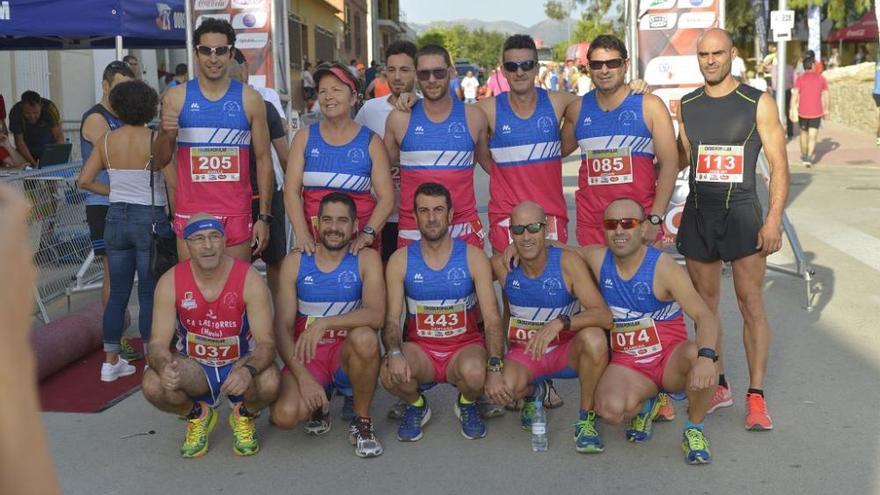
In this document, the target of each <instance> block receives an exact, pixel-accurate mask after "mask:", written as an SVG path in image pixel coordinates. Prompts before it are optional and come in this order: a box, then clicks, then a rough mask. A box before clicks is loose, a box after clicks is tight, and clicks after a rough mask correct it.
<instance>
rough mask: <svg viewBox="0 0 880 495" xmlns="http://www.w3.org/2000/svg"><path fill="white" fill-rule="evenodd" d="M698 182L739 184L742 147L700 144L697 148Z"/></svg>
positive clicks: (741, 169) (696, 176)
mask: <svg viewBox="0 0 880 495" xmlns="http://www.w3.org/2000/svg"><path fill="white" fill-rule="evenodd" d="M694 178H695V179H696V180H697V181H699V182H721V183H741V182H742V181H743V147H742V146H729V145H708V144H701V145H700V146H699V147H698V148H697V173H696V175H695V177H694Z"/></svg>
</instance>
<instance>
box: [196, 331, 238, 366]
mask: <svg viewBox="0 0 880 495" xmlns="http://www.w3.org/2000/svg"><path fill="white" fill-rule="evenodd" d="M186 354H187V356H189V357H191V358H193V359H195V360H196V361H198V362H200V363H202V364H204V365H207V366H213V367H220V366H226V365H227V364H232V363H234V362H235V361H237V360H238V357H239V343H238V336H237V335H233V336H230V337H221V338H214V337H207V336H205V335H197V334H194V333H187V334H186Z"/></svg>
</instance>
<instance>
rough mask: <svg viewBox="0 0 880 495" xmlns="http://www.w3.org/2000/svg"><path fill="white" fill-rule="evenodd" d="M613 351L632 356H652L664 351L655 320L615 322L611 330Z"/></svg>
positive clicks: (648, 318) (643, 319)
mask: <svg viewBox="0 0 880 495" xmlns="http://www.w3.org/2000/svg"><path fill="white" fill-rule="evenodd" d="M611 350H612V351H614V352H622V353H624V354H629V355H630V356H638V357H643V356H650V355H651V354H656V353H658V352H660V351H662V350H663V345H662V344H661V343H660V335H659V334H658V333H657V327H656V326H654V320H653V319H652V318H650V317H647V318H642V319H641V320H634V321H626V322H614V326H613V327H612V328H611Z"/></svg>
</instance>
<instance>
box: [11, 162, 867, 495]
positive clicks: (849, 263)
mask: <svg viewBox="0 0 880 495" xmlns="http://www.w3.org/2000/svg"><path fill="white" fill-rule="evenodd" d="M866 149H868V148H866ZM870 151H874V152H875V153H876V149H871V150H870ZM870 151H868V153H870ZM795 156H796V155H795ZM874 156H875V157H876V156H877V155H874ZM831 157H832V155H831V154H830V153H829V154H828V155H827V157H826V160H823V163H822V166H819V167H816V168H813V169H805V168H802V167H800V166H799V165H794V166H793V167H792V195H791V206H790V208H789V210H788V212H789V215H790V217H791V219H792V221H793V222H794V224H795V225H796V226H797V228H798V234H799V235H800V240H801V243H802V244H803V246H804V249H805V251H806V256H807V259H808V261H809V262H810V263H811V264H812V265H813V267H814V268H815V270H816V283H815V285H816V286H817V287H818V288H819V289H820V290H819V292H818V293H817V295H816V297H815V301H814V302H815V309H814V310H813V311H812V312H807V311H805V310H804V309H802V306H803V304H804V283H803V281H801V280H798V279H795V278H793V277H791V276H789V275H784V274H779V273H772V272H771V273H770V274H769V276H768V278H767V283H766V292H765V294H766V300H767V305H768V313H769V319H770V321H771V324H772V326H773V328H774V345H773V349H772V353H771V356H770V360H771V361H770V363H771V364H770V373H769V377H768V383H767V385H766V390H767V397H768V404H769V407H770V411H771V413H772V415H773V419H774V422H775V425H776V430H774V431H772V432H767V433H753V432H747V431H745V430H744V429H743V426H742V423H743V417H744V412H743V411H744V404H743V402H744V401H743V397H744V392H745V388H746V386H747V369H746V365H745V358H744V355H743V351H742V344H741V339H740V335H741V331H740V328H741V320H740V319H739V316H738V313H737V310H736V302H735V300H734V299H733V293H732V284H731V281H730V279H729V277H728V278H725V279H724V281H723V284H724V285H723V293H724V296H723V298H722V308H723V316H722V318H723V323H724V326H725V328H726V329H727V333H726V337H725V346H726V349H727V350H728V357H727V362H728V369H727V376H728V377H729V380H730V381H731V383H732V385H733V387H734V393H735V397H736V404H735V405H734V406H733V407H731V408H727V409H722V410H719V411H718V412H716V413H715V414H714V415H712V416H710V417H709V419H708V420H707V422H706V425H707V432H708V434H709V437H710V439H711V441H712V452H713V456H714V464H712V465H711V466H706V467H690V466H686V465H685V464H684V462H683V461H682V455H681V452H680V450H679V443H680V438H681V428H682V422H683V415H684V404H682V403H679V404H677V406H676V407H677V410H678V413H679V418H678V419H676V421H675V422H674V423H672V424H668V423H667V424H660V425H658V426H657V428H656V434H655V436H654V438H653V439H652V440H651V441H650V442H649V443H648V444H646V445H631V444H628V443H627V442H625V441H624V439H623V430H622V428H621V427H610V426H607V425H603V426H602V433H603V437H604V439H605V443H606V445H607V450H606V452H605V453H604V454H601V455H596V456H585V455H580V454H577V453H576V452H575V451H574V448H573V444H572V439H571V436H572V431H573V428H572V423H573V422H574V420H575V416H576V413H577V410H576V407H577V406H576V402H577V401H576V384H575V383H573V382H564V383H560V384H559V389H560V392H561V393H562V395H563V396H564V397H565V398H566V399H567V403H566V405H565V406H564V407H563V408H562V409H559V410H555V411H551V413H550V419H549V428H550V450H549V452H546V453H542V454H535V453H532V452H531V450H530V448H529V435H528V434H527V433H525V432H522V431H521V430H520V429H519V427H518V418H517V417H516V415H514V414H508V415H507V416H505V417H503V418H500V419H495V420H491V421H490V423H489V436H488V437H487V438H486V439H483V440H478V441H468V440H465V439H464V438H463V437H462V436H461V435H460V434H459V433H458V430H457V426H456V421H455V418H454V416H453V413H452V401H453V398H454V395H453V392H452V390H451V389H450V387H446V386H444V387H438V388H436V389H435V390H433V391H431V392H430V393H429V394H428V399H429V403H430V404H431V405H432V408H433V410H434V417H433V419H432V421H431V423H430V424H429V425H428V426H427V427H426V433H425V437H424V438H423V439H422V440H421V441H420V442H418V443H415V444H401V443H398V442H397V441H396V440H395V439H394V434H395V429H396V425H395V424H393V423H392V422H391V421H389V420H386V419H384V412H385V411H386V410H387V408H388V407H389V406H390V404H391V403H392V399H391V397H390V396H389V395H388V394H387V393H385V392H384V391H380V392H379V394H378V397H377V399H376V401H375V403H374V406H373V411H374V416H376V417H377V418H378V419H377V421H376V426H377V432H378V435H379V437H380V438H381V439H382V440H383V441H384V445H385V454H384V455H383V456H381V457H379V458H377V459H371V460H362V459H359V458H357V457H355V456H354V454H353V452H352V448H351V447H350V446H349V445H348V443H347V441H346V438H345V434H344V431H345V428H344V425H343V423H342V422H341V421H337V422H336V423H335V425H334V428H333V430H332V431H331V432H330V433H329V434H328V435H327V436H326V437H324V438H310V437H307V436H306V435H305V434H303V433H302V432H301V431H297V432H281V431H278V430H276V429H274V428H272V427H270V426H269V425H268V423H267V415H266V414H264V415H263V417H262V418H260V420H259V436H260V440H261V442H262V448H263V450H262V451H261V452H260V453H259V454H258V455H257V456H255V457H252V458H238V457H237V456H235V455H234V454H233V453H232V449H231V437H230V433H229V430H228V428H227V427H226V426H225V422H222V423H220V426H219V427H218V429H217V431H216V432H215V433H214V435H213V437H212V448H211V451H210V452H209V453H208V454H207V456H206V457H204V458H202V459H199V460H189V461H184V460H182V459H181V458H180V457H179V455H178V448H179V444H180V442H181V440H182V436H183V428H184V425H183V423H182V422H181V421H179V420H177V419H175V418H174V417H172V416H170V415H167V414H161V413H159V412H157V411H155V410H153V409H152V408H151V407H150V406H149V405H148V404H147V403H146V402H145V401H144V399H143V397H142V395H141V394H140V393H137V394H134V395H133V396H131V397H130V398H128V399H126V400H124V401H122V402H121V403H120V404H118V405H116V406H115V407H113V408H111V409H110V410H107V411H105V412H103V413H101V414H57V413H46V414H44V420H45V423H46V425H47V428H48V431H49V438H50V442H51V447H52V451H53V453H54V455H55V461H56V464H57V467H58V470H59V473H60V478H61V482H62V485H63V487H64V490H65V492H66V493H68V494H117V493H118V494H123V493H124V494H130V495H134V494H141V493H143V494H147V493H172V494H176V493H193V494H202V493H205V494H208V493H266V494H275V493H279V494H280V493H296V494H300V493H319V492H321V493H358V492H361V493H383V492H393V493H422V494H435V493H437V494H445V493H465V492H478V493H487V494H494V493H517V494H518V493H538V492H540V493H558V494H568V493H584V492H586V491H590V492H593V493H628V494H629V493H637V494H640V493H667V492H668V493H699V494H703V493H731V494H743V493H756V494H757V493H773V494H779V493H800V494H812V493H828V492H840V493H859V494H861V493H878V492H880V488H878V487H880V484H878V474H877V472H878V471H877V469H876V467H877V465H878V461H877V459H878V435H877V433H876V411H877V410H878V409H880V400H878V393H877V387H876V383H877V380H878V376H880V359H878V355H880V332H877V331H876V329H877V324H876V321H877V309H878V308H880V291H878V289H877V288H878V287H880V202H878V199H877V198H878V197H880V195H878V191H880V167H877V166H873V165H870V164H869V165H862V164H855V165H852V164H846V163H845V162H846V161H847V160H840V162H838V163H831V162H830V161H829V160H830V159H831ZM576 172H577V163H576V162H574V161H572V160H569V161H568V162H567V163H566V175H567V177H566V184H567V185H569V186H574V185H576ZM478 191H479V195H480V197H481V198H482V201H485V198H486V184H485V180H481V182H480V183H479V185H478ZM571 214H572V217H573V212H572V213H571ZM570 231H571V232H574V230H573V226H572V229H571V230H570ZM786 249H787V248H786ZM786 249H784V252H781V253H779V254H777V255H775V256H774V257H773V258H772V260H771V261H773V262H775V263H779V264H783V265H786V266H793V265H792V263H793V258H792V256H791V254H790V253H789V252H788V251H787V250H786ZM97 372H98V370H95V373H97ZM340 407H341V403H340V402H339V401H338V400H336V401H334V404H333V408H334V414H336V413H338V410H339V408H340ZM225 416H226V411H225V410H224V411H222V416H221V417H222V418H224V419H225ZM151 429H152V430H156V432H157V433H156V434H155V435H152V436H138V437H133V438H130V439H125V440H123V439H120V437H122V436H124V435H127V434H131V433H136V432H140V431H145V430H151ZM22 454H23V455H26V450H23V451H22Z"/></svg>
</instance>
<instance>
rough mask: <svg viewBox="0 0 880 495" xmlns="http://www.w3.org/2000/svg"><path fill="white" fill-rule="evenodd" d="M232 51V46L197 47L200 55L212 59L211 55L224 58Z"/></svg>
mask: <svg viewBox="0 0 880 495" xmlns="http://www.w3.org/2000/svg"><path fill="white" fill-rule="evenodd" d="M231 50H232V45H223V46H205V45H199V46H197V47H196V51H197V52H198V53H199V55H204V56H206V57H210V56H211V55H217V56H218V57H222V56H223V55H226V54H227V53H229V52H230V51H231Z"/></svg>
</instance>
